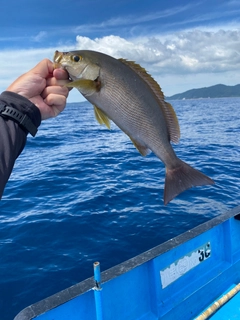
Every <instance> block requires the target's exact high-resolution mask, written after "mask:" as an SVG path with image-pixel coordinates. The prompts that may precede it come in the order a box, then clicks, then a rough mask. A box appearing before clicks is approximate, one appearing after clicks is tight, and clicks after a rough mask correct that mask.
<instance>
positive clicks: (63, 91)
mask: <svg viewBox="0 0 240 320" xmlns="http://www.w3.org/2000/svg"><path fill="white" fill-rule="evenodd" d="M68 93H69V90H68V88H67V87H64V86H59V85H53V86H48V87H46V88H45V89H44V90H43V92H42V94H41V97H42V98H43V99H46V98H47V96H48V95H50V94H55V95H62V96H65V97H66V98H67V96H68Z"/></svg>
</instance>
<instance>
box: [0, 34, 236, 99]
mask: <svg viewBox="0 0 240 320" xmlns="http://www.w3.org/2000/svg"><path fill="white" fill-rule="evenodd" d="M39 36H41V34H39ZM42 36H44V34H42ZM239 43H240V29H235V30H234V29H233V30H199V29H198V30H197V29H196V30H191V31H185V32H178V33H173V34H168V35H164V36H160V35H159V36H155V37H150V38H149V37H137V38H132V39H124V38H121V37H119V36H113V35H110V36H106V37H102V38H95V39H90V38H88V37H82V36H77V38H76V45H75V46H74V47H72V46H65V48H64V46H59V47H57V48H43V49H34V50H18V51H16V50H10V51H9V50H8V51H1V52H0V65H1V69H0V90H1V91H3V90H4V89H5V88H6V87H7V86H8V85H9V84H10V83H11V82H12V81H13V80H15V79H16V78H17V77H18V76H19V75H21V74H22V73H24V72H26V71H28V70H29V69H30V68H32V67H33V66H34V65H35V64H37V63H38V62H39V61H40V60H42V59H43V58H49V59H52V57H53V54H54V51H55V50H56V49H58V50H60V51H61V50H63V51H64V50H65V51H69V50H76V49H77V50H95V51H100V52H103V53H106V54H109V55H111V56H114V57H115V58H120V57H121V58H126V59H128V60H134V61H136V62H137V63H140V64H141V65H142V66H143V67H145V68H146V69H147V70H148V72H149V73H151V74H152V76H153V77H154V78H155V79H156V80H157V81H158V82H159V84H160V86H161V87H162V88H163V91H164V93H165V95H167V96H169V95H172V94H175V93H179V92H183V91H186V90H189V89H192V88H199V87H204V86H210V85H214V84H217V83H223V84H227V85H234V84H237V83H240V76H239V70H240V51H239ZM82 99H83V98H82V96H81V95H80V93H79V92H78V91H76V90H72V91H71V93H70V98H69V102H72V101H81V100H82Z"/></svg>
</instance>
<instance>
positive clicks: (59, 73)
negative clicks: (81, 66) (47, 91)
mask: <svg viewBox="0 0 240 320" xmlns="http://www.w3.org/2000/svg"><path fill="white" fill-rule="evenodd" d="M53 76H54V77H55V78H56V79H57V80H68V79H69V74H68V73H67V71H66V70H64V69H55V70H53Z"/></svg>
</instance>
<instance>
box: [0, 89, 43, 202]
mask: <svg viewBox="0 0 240 320" xmlns="http://www.w3.org/2000/svg"><path fill="white" fill-rule="evenodd" d="M0 102H2V103H4V104H6V105H8V106H9V107H12V108H15V109H17V110H18V111H20V112H22V113H23V114H26V115H27V116H28V117H29V118H30V119H31V121H32V122H33V124H34V125H35V126H36V127H39V125H40V123H41V114H40V111H39V109H38V108H37V107H36V106H35V105H34V104H33V103H32V102H31V101H29V100H28V99H26V98H24V97H23V96H20V95H18V94H16V93H13V92H10V91H5V92H3V93H2V94H1V95H0ZM26 139H27V132H26V131H24V129H22V128H21V127H20V126H19V125H18V124H17V123H16V122H14V121H13V120H11V119H4V118H3V117H1V116H0V199H1V197H2V194H3V190H4V187H5V185H6V183H7V181H8V178H9V176H10V174H11V172H12V169H13V165H14V162H15V160H16V159H17V157H18V156H19V155H20V153H21V152H22V150H23V148H24V146H25V144H26Z"/></svg>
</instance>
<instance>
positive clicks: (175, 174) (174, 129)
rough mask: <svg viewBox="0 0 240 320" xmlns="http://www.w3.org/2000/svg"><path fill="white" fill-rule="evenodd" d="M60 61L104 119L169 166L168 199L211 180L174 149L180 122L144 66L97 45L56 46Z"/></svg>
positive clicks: (98, 114)
mask: <svg viewBox="0 0 240 320" xmlns="http://www.w3.org/2000/svg"><path fill="white" fill-rule="evenodd" d="M54 62H55V64H56V67H59V66H61V67H63V68H65V69H66V70H67V71H68V73H69V75H70V77H71V79H72V80H73V82H70V84H68V86H72V87H75V88H77V89H78V90H79V91H80V92H81V94H82V95H83V96H84V97H85V98H86V99H87V100H88V101H89V102H91V103H92V104H93V105H94V110H95V115H96V118H97V120H98V121H99V123H100V124H103V123H105V124H106V125H107V126H108V127H109V126H110V124H109V119H110V120H112V121H113V122H114V123H115V124H116V125H117V126H118V127H119V128H120V129H121V130H122V131H123V132H125V133H126V134H127V135H128V136H129V137H130V139H131V140H132V142H133V143H134V145H135V147H136V148H137V149H138V150H139V152H140V153H141V154H142V155H146V154H147V153H148V151H149V150H151V151H153V152H154V153H155V155H156V156H157V157H158V158H159V159H160V160H162V162H163V163H164V164H165V167H166V177H165V188H164V204H167V203H168V202H169V201H171V200H172V199H173V198H174V197H176V196H177V195H178V194H179V193H181V192H183V191H184V190H186V189H189V188H191V187H193V186H201V185H206V184H213V183H214V182H213V180H212V179H210V178H209V177H207V176H206V175H204V174H203V173H201V172H200V171H198V170H196V169H194V168H192V167H191V166H189V165H188V164H187V163H185V162H184V161H182V160H180V159H179V158H178V157H177V155H176V154H175V152H174V150H173V148H172V145H171V143H170V140H172V141H174V142H176V141H178V138H179V132H180V131H179V125H178V120H177V117H176V114H175V112H174V110H173V108H172V106H171V105H170V104H169V103H167V102H165V101H164V96H163V93H162V91H161V88H160V87H159V85H158V84H157V83H156V81H155V80H154V79H153V78H151V76H150V75H149V74H147V72H146V71H145V69H143V68H142V67H141V66H139V65H137V64H135V63H133V62H131V61H126V60H123V59H120V60H117V59H115V58H113V57H110V56H108V55H105V54H103V53H100V52H96V51H89V50H80V51H72V52H58V51H56V52H55V56H54Z"/></svg>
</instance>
